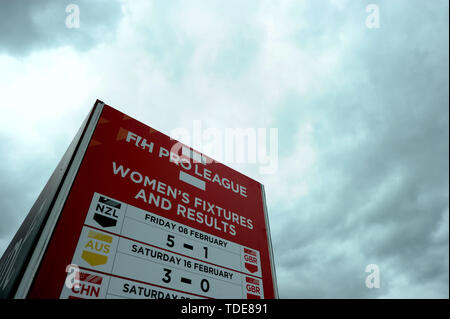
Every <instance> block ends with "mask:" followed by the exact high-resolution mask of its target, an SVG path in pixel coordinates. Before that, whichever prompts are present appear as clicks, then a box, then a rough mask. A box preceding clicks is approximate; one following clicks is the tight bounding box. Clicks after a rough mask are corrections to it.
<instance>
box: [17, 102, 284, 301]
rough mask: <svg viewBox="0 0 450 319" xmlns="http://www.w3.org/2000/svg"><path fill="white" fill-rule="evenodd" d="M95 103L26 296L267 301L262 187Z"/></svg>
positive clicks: (269, 267)
mask: <svg viewBox="0 0 450 319" xmlns="http://www.w3.org/2000/svg"><path fill="white" fill-rule="evenodd" d="M96 107H97V108H99V107H101V110H99V111H98V114H99V116H98V119H97V120H96V123H95V125H94V126H93V127H95V129H93V132H92V134H91V136H90V138H89V141H88V143H87V146H86V150H85V153H84V156H83V157H82V161H81V163H80V165H79V168H78V170H77V172H76V175H75V176H74V179H73V182H72V183H71V186H70V189H68V193H67V197H66V199H65V201H64V204H63V205H62V208H61V211H60V212H59V215H58V218H57V219H56V220H55V225H54V228H53V230H52V232H51V235H50V236H49V239H48V241H47V243H46V246H45V249H44V250H43V251H44V253H43V257H42V259H41V260H40V262H39V263H38V266H36V270H35V273H34V274H33V277H32V284H31V285H30V286H29V290H28V291H27V294H26V296H27V297H29V298H153V299H156V298H244V299H245V298H275V297H276V283H275V280H274V269H273V264H272V257H271V246H270V236H269V233H268V222H267V214H266V211H265V202H264V192H263V187H262V185H261V184H260V183H259V182H257V181H255V180H253V179H251V178H249V177H247V176H245V175H243V174H240V173H238V172H236V171H235V170H233V169H231V168H229V167H227V166H225V165H223V164H221V163H218V162H215V161H213V160H212V159H210V158H208V157H207V156H205V155H203V154H200V153H198V152H197V151H195V150H192V149H190V148H189V147H188V146H186V145H182V144H180V143H178V142H177V141H175V140H172V139H171V138H170V137H168V136H166V135H164V134H162V133H160V132H158V131H156V130H154V129H152V128H151V127H149V126H147V125H144V124H142V123H140V122H139V121H137V120H134V119H132V118H130V117H129V116H127V115H125V114H123V113H121V112H119V111H117V110H115V109H113V108H112V107H109V106H107V105H103V104H102V103H101V104H100V105H96ZM68 266H70V267H73V269H77V273H76V276H74V273H72V272H70V271H68V268H70V267H68ZM71 276H72V277H71ZM72 279H73V280H72Z"/></svg>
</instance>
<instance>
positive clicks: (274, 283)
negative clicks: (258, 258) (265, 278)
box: [261, 184, 280, 299]
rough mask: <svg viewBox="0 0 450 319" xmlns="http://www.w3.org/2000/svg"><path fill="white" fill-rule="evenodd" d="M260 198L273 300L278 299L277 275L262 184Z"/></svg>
mask: <svg viewBox="0 0 450 319" xmlns="http://www.w3.org/2000/svg"><path fill="white" fill-rule="evenodd" d="M261 196H262V201H263V208H264V219H265V221H266V229H267V242H268V244H269V254H270V268H271V269H272V281H273V290H274V293H275V298H276V299H279V298H280V297H279V295H278V283H277V273H276V271H275V259H274V258H273V249H272V237H271V235H270V225H269V214H268V212H267V206H266V192H265V191H264V185H263V184H261Z"/></svg>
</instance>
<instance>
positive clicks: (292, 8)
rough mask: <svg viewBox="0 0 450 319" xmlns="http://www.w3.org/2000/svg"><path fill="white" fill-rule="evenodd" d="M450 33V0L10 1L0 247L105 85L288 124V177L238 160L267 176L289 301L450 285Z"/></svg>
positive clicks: (1, 13)
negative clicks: (376, 274) (70, 21)
mask: <svg viewBox="0 0 450 319" xmlns="http://www.w3.org/2000/svg"><path fill="white" fill-rule="evenodd" d="M70 3H73V4H77V5H78V6H79V9H80V26H79V28H67V27H66V17H67V16H68V15H69V13H66V12H65V9H66V6H67V5H69V4H70ZM368 4H375V5H377V8H378V9H379V25H378V27H375V28H369V27H368V26H367V24H366V20H367V18H368V16H369V15H371V14H373V11H369V12H366V7H367V5H368ZM367 21H368V22H369V26H372V27H373V26H374V25H373V24H372V25H371V24H370V22H371V23H374V20H372V19H369V20H367ZM375 22H376V21H375ZM448 30H449V2H448V0H431V1H429V0H428V1H427V0H414V1H412V0H409V1H406V0H390V1H381V0H373V1H372V0H371V1H357V0H353V1H352V0H348V1H347V0H320V1H318V0H306V1H301V0H294V1H241V0H226V1H225V0H220V1H209V0H208V1H205V0H203V1H194V0H189V1H162V0H157V1H136V0H133V1H116V2H115V1H110V0H108V1H106V0H102V1H87V0H86V1H75V0H73V1H65V0H64V1H63V0H61V1H57V0H41V1H37V0H36V1H29V0H1V1H0V111H1V116H0V162H1V164H2V165H1V166H0V204H1V207H2V208H1V213H0V254H2V253H3V251H4V250H5V249H6V247H7V245H8V243H9V242H10V240H11V239H12V237H13V235H14V234H15V232H16V231H17V229H18V228H19V226H20V224H21V222H22V221H23V219H24V217H25V215H26V214H27V213H28V210H29V209H30V208H31V206H32V204H33V203H34V201H35V200H36V198H37V196H38V194H39V193H40V191H41V190H42V188H43V187H44V185H45V183H46V182H47V180H48V178H49V177H50V175H51V173H52V172H53V170H54V168H55V167H56V165H57V163H58V161H59V159H60V158H61V156H62V154H63V153H64V151H65V150H66V148H67V147H68V145H69V143H70V141H71V140H72V138H73V137H74V135H75V133H76V131H77V129H78V128H79V126H80V125H81V122H82V121H83V119H84V117H85V116H86V115H87V113H88V111H89V109H90V108H91V107H92V105H93V103H94V101H95V100H96V99H97V98H99V99H101V100H103V101H104V102H106V103H107V104H110V105H112V106H113V107H116V108H118V109H120V110H121V111H123V112H125V113H127V114H128V115H130V116H132V117H134V118H136V119H138V120H140V121H142V122H144V123H146V124H148V125H150V126H152V127H154V128H156V129H158V130H160V131H162V132H164V133H166V134H169V133H170V132H171V131H172V130H173V129H174V128H176V127H185V128H187V129H190V128H191V127H192V123H193V121H194V120H202V123H203V126H205V127H214V128H219V129H225V128H227V127H231V128H232V127H241V128H248V127H250V128H258V127H265V128H270V127H276V128H278V138H279V142H278V144H279V145H278V154H279V165H278V166H279V167H278V170H277V172H276V173H275V174H271V175H262V174H260V173H259V171H258V166H257V165H255V164H240V165H231V166H232V167H235V168H236V169H238V170H239V171H241V172H243V173H244V174H247V175H248V176H250V177H253V178H254V179H256V180H258V181H260V182H261V183H263V184H264V185H265V187H266V196H267V204H268V210H269V218H270V225H271V230H272V241H273V245H274V254H275V262H276V270H277V277H278V286H279V293H280V296H281V297H282V298H434V297H437V298H448V297H449V195H448V194H449V122H448V121H449V73H448V69H449V55H448V52H449V51H448V49H449V43H448V38H449V34H448ZM200 151H202V150H201V149H200ZM368 264H376V265H378V266H379V269H380V276H381V287H380V288H373V289H369V288H367V287H366V285H365V279H366V276H368V275H369V273H366V272H365V268H366V266H367V265H368Z"/></svg>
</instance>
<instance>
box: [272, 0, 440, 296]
mask: <svg viewBox="0 0 450 319" xmlns="http://www.w3.org/2000/svg"><path fill="white" fill-rule="evenodd" d="M444 7H447V10H443V8H444ZM380 10H381V11H380V13H381V21H382V27H381V28H380V29H378V30H369V29H367V30H364V31H363V32H364V33H363V35H364V36H363V37H362V38H361V39H360V41H359V42H358V43H352V47H350V48H348V50H347V51H346V55H345V56H344V59H343V60H342V61H340V68H339V70H336V74H337V75H336V76H335V77H333V78H330V79H329V80H328V83H325V84H324V86H323V87H327V88H328V89H329V90H330V91H322V92H321V93H322V96H316V97H315V98H311V97H309V98H308V99H304V98H303V97H302V96H301V95H298V96H297V97H294V98H292V97H291V101H290V102H289V103H290V104H292V103H295V99H297V108H298V110H295V108H293V107H292V106H290V107H289V108H287V109H286V110H285V112H286V113H290V116H291V121H293V122H295V118H297V119H298V120H300V119H301V118H308V119H309V120H310V121H312V122H313V124H314V128H315V129H314V134H315V135H314V136H315V145H316V147H317V150H318V155H317V158H318V162H317V164H316V167H315V168H314V170H315V171H317V173H315V174H313V175H312V180H313V181H316V182H315V183H313V184H315V185H314V187H313V190H312V191H311V192H310V193H309V194H308V195H307V196H305V197H303V198H301V199H299V200H298V201H297V202H296V206H295V212H293V211H281V212H277V216H279V217H278V218H279V219H280V218H282V216H283V215H284V216H286V217H287V216H289V217H287V218H286V219H284V220H289V221H285V222H279V224H278V225H277V229H278V230H279V231H280V233H281V235H279V236H278V237H277V238H275V243H274V246H275V252H276V253H275V254H276V257H277V258H278V264H279V266H280V267H281V269H283V271H285V272H287V273H289V272H292V273H293V274H296V278H295V279H292V280H286V281H281V282H280V287H282V288H283V289H281V291H283V292H284V294H283V295H282V296H284V297H315V298H326V297H332V298H335V297H342V298H345V297H353V298H361V297H382V296H387V295H389V293H390V292H392V291H394V290H395V289H396V288H397V287H395V285H396V283H395V279H396V278H397V276H406V278H407V279H408V281H409V283H410V286H411V289H412V288H414V289H415V290H417V292H418V293H421V294H422V295H418V296H416V297H420V296H422V297H429V296H431V297H441V298H448V292H449V291H448V280H449V268H448V257H449V255H448V247H449V246H448V245H449V242H448V219H447V225H445V224H443V223H445V218H444V216H445V214H448V185H449V180H448V176H449V169H448V157H449V151H448V141H449V128H448V118H449V110H448V107H449V96H448V85H449V79H448V3H445V2H440V3H439V4H438V3H436V2H432V3H431V2H430V3H428V2H427V3H425V2H422V1H415V2H396V3H395V5H393V4H392V3H391V2H389V3H388V2H381V3H380ZM402 12H407V15H406V16H404V15H403V13H402ZM350 19H351V18H350ZM383 21H385V22H384V23H383ZM347 26H348V27H350V26H351V27H352V28H354V29H353V30H355V29H356V28H358V26H357V25H351V24H348V25H347ZM360 27H361V26H360ZM362 27H363V26H362ZM342 31H344V32H345V31H347V30H340V32H342ZM324 32H325V31H324ZM328 32H330V34H333V31H332V30H331V31H330V30H329V31H328ZM349 32H354V31H351V30H350V31H349ZM335 38H337V37H335ZM333 44H334V42H332V41H331V43H330V45H333ZM292 100H293V101H292ZM293 111H294V114H295V116H297V117H293V115H292V112H293ZM286 113H285V114H286ZM280 117H283V115H280ZM291 133H292V132H291ZM282 138H283V137H282V136H281V139H282ZM277 209H279V208H278V207H277V208H275V207H274V208H272V211H273V210H275V211H276V210H277ZM294 220H296V221H297V222H296V223H295V222H294ZM442 227H446V229H447V231H446V233H445V234H444V235H443V236H441V238H440V239H439V240H436V239H435V234H436V232H437V230H438V229H440V228H442ZM327 246H328V247H327ZM336 251H342V252H341V253H342V256H334V255H335V254H336ZM370 263H376V264H379V265H380V270H381V277H382V278H383V283H382V288H381V289H379V290H370V289H367V288H366V287H365V285H364V279H365V276H366V275H367V274H365V273H364V268H365V266H366V265H367V264H370ZM383 273H384V274H385V276H384V277H383ZM311 276H313V277H314V278H313V279H311V278H310V277H311ZM429 285H432V286H433V287H434V291H430V290H429V289H420V287H425V286H429ZM405 289H406V288H405ZM407 289H409V288H407ZM414 289H413V290H414Z"/></svg>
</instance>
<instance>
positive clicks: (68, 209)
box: [28, 105, 274, 298]
mask: <svg viewBox="0 0 450 319" xmlns="http://www.w3.org/2000/svg"><path fill="white" fill-rule="evenodd" d="M124 129H125V130H127V131H128V130H129V131H131V132H133V133H135V134H137V135H139V136H141V137H142V138H146V139H147V142H150V141H151V142H153V143H154V149H153V153H152V154H150V153H148V149H146V150H145V151H144V150H142V149H141V148H139V147H136V146H134V144H133V143H132V142H126V141H125V136H124V134H121V133H123V132H124ZM175 143H176V141H174V140H171V139H170V138H169V137H168V136H166V135H164V134H162V133H160V132H158V131H156V130H154V129H152V128H150V127H149V126H147V125H145V124H142V123H140V122H138V121H136V120H134V119H132V118H130V117H128V116H127V115H125V114H123V113H121V112H119V111H117V110H115V109H113V108H112V107H109V106H107V105H105V106H104V109H103V111H102V114H101V116H100V119H99V121H98V123H97V126H96V128H95V131H94V134H93V136H92V139H91V141H90V144H89V147H88V149H87V151H86V154H85V156H84V158H83V161H82V163H81V166H80V169H79V171H78V173H77V175H76V178H75V181H74V183H73V185H72V188H71V191H70V194H69V196H68V198H67V201H66V203H65V205H64V208H63V211H62V213H61V215H60V217H59V220H58V222H57V224H56V227H55V230H54V232H53V234H52V238H51V240H50V243H49V245H48V247H47V250H46V252H45V255H44V257H43V260H42V262H41V265H40V267H39V269H38V272H37V274H36V277H35V280H34V282H33V285H32V287H31V290H30V293H29V295H28V297H29V298H58V297H59V295H60V293H61V289H62V286H63V284H64V281H65V277H66V273H65V269H66V266H67V265H68V264H70V263H71V260H72V256H73V254H74V252H75V248H76V245H77V242H78V238H79V235H80V232H81V229H82V227H83V224H84V220H85V217H86V214H87V211H88V209H89V205H90V203H91V200H92V196H93V194H94V192H97V193H100V194H104V195H106V196H110V197H112V198H115V199H117V200H120V201H122V202H124V203H127V204H130V205H133V206H136V207H139V208H141V209H144V210H148V211H150V212H152V213H155V214H158V215H161V216H163V217H166V218H169V219H172V220H174V221H177V222H180V223H183V224H185V225H187V226H190V227H193V228H196V229H199V230H202V231H205V232H207V233H210V234H212V235H215V236H218V237H221V238H224V239H227V240H230V241H233V242H236V243H238V244H241V245H243V246H247V247H250V248H254V249H257V250H259V252H260V257H261V267H262V277H263V281H264V287H263V289H264V296H265V298H274V289H273V282H272V273H271V268H270V256H269V250H268V241H267V230H266V227H265V220H264V209H263V202H262V195H261V185H260V183H258V182H257V181H255V180H253V179H251V178H249V177H247V176H245V175H243V174H240V173H238V172H236V171H235V170H233V169H231V168H229V167H227V166H225V165H223V164H220V163H217V162H214V163H211V164H207V165H206V168H207V169H209V170H211V171H212V172H213V174H214V173H218V174H219V175H220V176H221V177H226V178H228V179H230V180H233V181H234V182H236V183H238V184H240V185H243V186H245V187H246V188H247V198H245V197H243V196H241V195H239V194H237V193H234V192H233V191H231V190H227V189H225V188H223V187H221V186H220V185H218V184H217V183H212V182H209V181H206V190H205V191H203V190H200V189H198V188H196V187H194V186H192V185H189V184H186V183H184V182H182V181H180V180H179V172H180V169H181V167H179V166H177V165H175V164H173V163H169V160H168V158H167V157H165V158H159V157H158V152H159V147H160V146H162V147H164V148H165V149H168V150H170V148H171V147H172V145H174V144H175ZM113 161H114V162H116V163H117V164H118V165H123V166H124V167H125V168H130V169H131V171H134V170H136V171H138V172H139V173H141V174H142V175H146V176H148V177H150V178H151V179H153V178H155V179H157V180H159V181H161V182H163V183H165V184H167V185H170V186H172V187H176V188H177V189H180V190H181V191H182V192H183V191H185V192H187V193H189V194H190V200H191V201H192V200H193V199H194V197H195V196H198V197H200V198H202V199H203V200H207V201H209V202H211V203H214V204H215V205H218V206H220V207H222V208H225V209H227V210H231V211H233V212H235V213H237V214H239V215H241V216H244V217H246V218H248V219H251V220H252V222H253V226H254V227H253V229H248V228H247V227H242V226H239V225H236V226H235V227H236V235H235V236H232V235H230V234H226V233H224V232H223V231H219V230H216V229H214V227H213V228H210V227H208V226H206V225H204V224H199V223H197V222H196V221H192V220H189V219H187V218H184V217H182V216H178V215H177V214H176V204H177V203H178V202H179V203H182V202H181V200H180V199H181V197H180V199H177V201H178V202H177V201H174V200H173V199H170V200H171V202H172V203H173V204H174V205H172V209H171V210H170V211H165V210H158V209H157V208H155V207H154V206H153V205H152V206H150V205H149V204H148V203H145V202H143V201H142V200H141V199H135V196H136V194H137V193H138V192H139V190H140V189H142V188H145V187H144V186H143V185H142V184H136V183H133V182H132V181H131V180H130V178H129V177H128V176H127V177H126V178H121V177H120V176H119V175H114V173H113V164H112V162H113ZM199 166H200V167H202V166H203V165H201V164H199ZM131 171H130V172H131ZM186 172H187V173H189V174H191V175H194V173H193V170H191V171H186ZM145 189H146V190H148V187H146V188H145ZM146 193H147V194H148V192H147V191H146ZM154 193H155V194H156V192H154ZM184 206H186V207H193V206H192V205H191V204H189V205H184ZM205 213H206V212H205ZM218 219H219V220H221V219H220V218H218ZM223 220H225V219H223ZM227 222H228V221H227Z"/></svg>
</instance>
